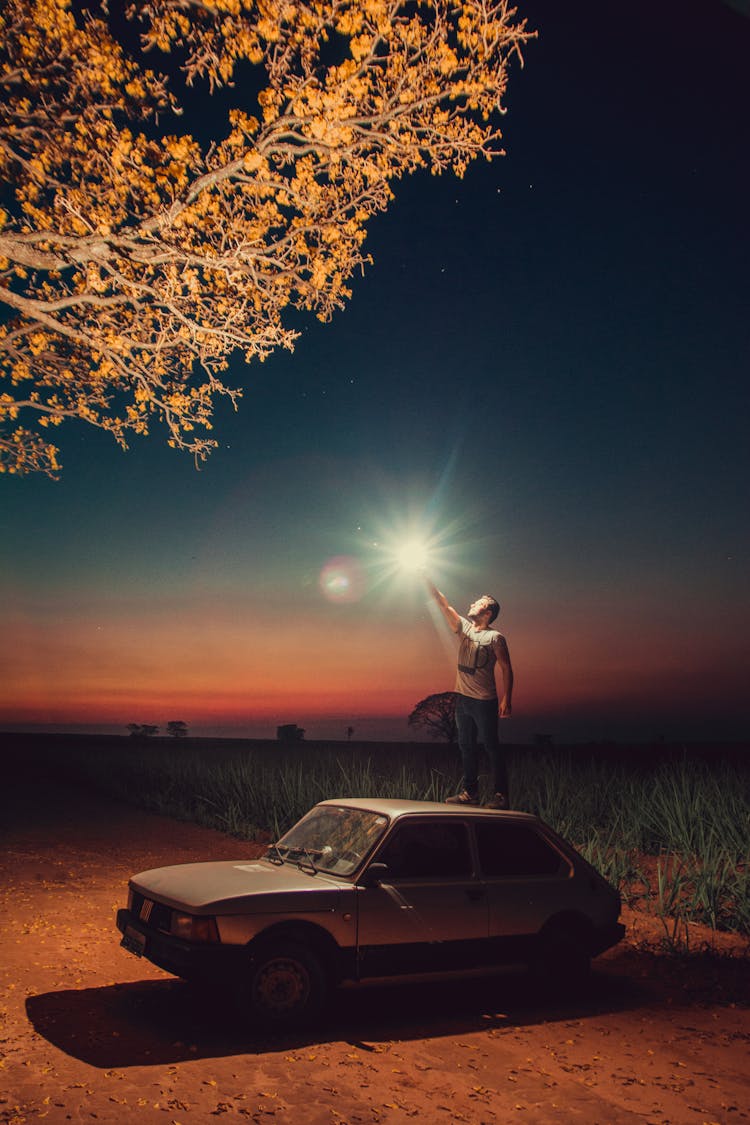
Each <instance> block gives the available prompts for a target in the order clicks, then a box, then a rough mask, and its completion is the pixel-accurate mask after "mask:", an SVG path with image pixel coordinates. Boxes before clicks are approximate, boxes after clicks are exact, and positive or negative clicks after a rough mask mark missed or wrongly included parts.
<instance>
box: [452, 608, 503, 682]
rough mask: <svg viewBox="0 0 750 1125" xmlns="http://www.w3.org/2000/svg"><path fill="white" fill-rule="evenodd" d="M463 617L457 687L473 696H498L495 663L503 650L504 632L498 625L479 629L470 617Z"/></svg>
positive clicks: (459, 631)
mask: <svg viewBox="0 0 750 1125" xmlns="http://www.w3.org/2000/svg"><path fill="white" fill-rule="evenodd" d="M459 621H460V624H459V626H458V628H457V629H456V633H457V635H458V670H457V672H456V687H455V690H456V691H457V692H458V693H459V695H468V696H470V697H471V698H472V699H497V688H496V687H495V665H496V664H497V659H498V655H499V654H500V652H501V647H500V646H501V644H502V640H503V638H502V635H501V634H500V633H498V632H497V630H496V629H477V628H476V627H475V625H474V623H473V622H472V621H469V620H468V619H467V618H466V617H461V618H460V619H459Z"/></svg>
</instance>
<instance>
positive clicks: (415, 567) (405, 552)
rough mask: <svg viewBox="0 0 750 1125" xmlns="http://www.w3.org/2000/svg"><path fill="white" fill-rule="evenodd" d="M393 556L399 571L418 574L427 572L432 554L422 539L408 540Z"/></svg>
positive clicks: (395, 550)
mask: <svg viewBox="0 0 750 1125" xmlns="http://www.w3.org/2000/svg"><path fill="white" fill-rule="evenodd" d="M393 556H394V558H395V560H396V564H397V566H398V568H399V570H401V571H404V572H405V573H406V574H418V573H419V572H420V571H421V570H425V569H426V567H427V563H428V562H429V558H430V552H429V549H428V547H427V544H426V543H425V542H424V540H422V539H407V540H405V541H404V542H403V543H400V544H398V546H396V547H395V548H394V551H393Z"/></svg>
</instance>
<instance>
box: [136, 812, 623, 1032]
mask: <svg viewBox="0 0 750 1125" xmlns="http://www.w3.org/2000/svg"><path fill="white" fill-rule="evenodd" d="M619 914H620V896H619V894H618V892H617V890H616V889H615V888H614V887H612V886H611V885H610V884H609V883H608V882H607V881H606V880H605V879H604V878H603V877H602V876H601V875H600V874H599V872H597V871H596V870H595V869H594V868H593V867H592V866H591V865H590V864H589V863H588V862H587V861H586V860H585V859H584V858H583V857H582V856H581V855H579V854H578V852H577V851H576V850H575V849H574V848H573V847H572V846H571V845H570V844H569V843H567V842H566V841H565V840H563V839H562V838H561V837H560V836H559V835H558V834H557V833H555V832H554V831H553V830H552V829H551V828H550V827H549V826H548V825H546V824H544V823H543V822H542V821H541V820H540V819H539V818H538V817H536V816H532V815H530V814H528V813H523V812H511V811H496V810H490V809H483V808H479V807H460V806H456V805H448V804H441V803H438V802H428V801H408V800H392V799H389V800H380V799H374V798H372V799H370V798H346V799H339V800H328V801H321V802H320V804H317V805H315V807H314V808H312V809H311V810H310V811H309V812H308V813H307V814H306V815H305V816H303V817H302V819H301V820H300V821H298V822H297V824H295V825H294V827H293V828H291V829H290V830H289V831H288V832H287V833H286V834H285V835H284V836H282V838H281V839H280V840H278V842H276V843H274V844H271V845H270V846H269V847H268V849H267V850H266V852H265V854H264V855H263V856H262V857H261V858H260V859H252V860H243V859H238V860H237V861H236V862H234V861H221V862H204V863H187V864H179V865H177V866H171V867H160V868H156V869H155V870H153V871H144V872H141V874H139V875H134V876H133V877H132V879H131V880H130V883H129V893H128V905H127V908H126V909H121V910H119V911H118V913H117V926H118V929H119V930H120V932H121V934H122V940H121V944H122V946H123V947H124V948H125V949H126V950H129V951H130V952H131V953H133V954H135V955H136V956H138V957H145V958H147V960H149V961H151V962H153V964H155V965H158V966H159V967H160V968H162V969H166V970H167V971H168V972H170V973H173V974H175V975H177V976H180V977H185V978H186V979H188V980H200V981H204V982H205V981H210V982H212V983H213V984H216V985H221V986H223V987H226V988H228V989H229V990H230V991H231V992H232V993H233V994H234V996H235V997H236V998H237V999H238V1000H239V1002H240V1004H241V1006H242V1008H243V1010H244V1011H246V1012H247V1013H248V1014H249V1015H250V1016H252V1017H255V1018H258V1019H261V1020H263V1021H265V1023H266V1024H275V1025H284V1024H291V1023H294V1022H300V1021H302V1020H304V1019H307V1018H309V1017H310V1016H312V1015H313V1014H315V1013H316V1012H318V1011H319V1010H320V1008H321V1006H322V1005H323V1002H324V998H325V997H326V995H327V993H328V992H329V990H330V989H331V988H333V987H336V986H337V985H339V984H342V983H344V982H354V983H358V982H366V981H377V980H381V979H386V978H393V977H404V976H407V975H409V976H413V975H415V974H417V975H418V974H424V973H441V974H442V973H455V972H458V971H462V970H464V971H465V970H467V969H472V970H477V969H481V970H483V969H485V968H486V969H488V970H489V969H492V968H495V967H496V966H498V965H507V964H522V965H526V966H527V967H528V968H530V969H531V970H532V971H533V972H534V973H536V974H537V975H538V976H540V977H542V978H543V979H546V980H548V981H549V982H550V983H555V982H559V981H561V980H564V981H566V982H571V981H574V980H579V979H580V978H581V977H582V976H584V975H585V974H586V972H587V971H588V968H589V966H590V963H591V959H592V958H593V957H595V956H596V955H597V954H599V953H601V952H603V951H604V950H606V949H608V948H610V947H611V946H613V945H615V944H616V943H617V942H618V941H620V939H621V938H622V936H623V934H624V927H623V926H622V924H621V923H620V922H619V920H618V919H619Z"/></svg>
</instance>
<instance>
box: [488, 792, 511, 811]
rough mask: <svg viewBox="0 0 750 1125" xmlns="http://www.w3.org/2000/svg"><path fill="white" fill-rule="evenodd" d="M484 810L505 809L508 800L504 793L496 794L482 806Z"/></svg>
mask: <svg viewBox="0 0 750 1125" xmlns="http://www.w3.org/2000/svg"><path fill="white" fill-rule="evenodd" d="M484 807H485V808H486V809H507V807H508V798H507V797H506V796H505V794H504V793H496V794H495V796H494V797H493V798H492V800H491V801H488V802H487V804H486V805H485V806H484Z"/></svg>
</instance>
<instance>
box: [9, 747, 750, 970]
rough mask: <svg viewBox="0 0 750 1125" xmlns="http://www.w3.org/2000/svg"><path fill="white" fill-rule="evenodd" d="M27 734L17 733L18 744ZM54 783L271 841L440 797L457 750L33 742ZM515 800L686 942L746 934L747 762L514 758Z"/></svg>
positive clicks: (679, 754) (749, 877)
mask: <svg viewBox="0 0 750 1125" xmlns="http://www.w3.org/2000/svg"><path fill="white" fill-rule="evenodd" d="M17 737H19V738H22V737H23V736H17ZM34 751H35V752H34V755H33V756H34V758H35V759H43V761H44V766H43V767H42V768H44V769H46V770H47V772H48V773H50V774H53V775H54V773H55V772H56V771H59V770H62V771H64V774H65V776H66V777H67V778H68V779H71V777H72V778H74V779H76V780H78V781H79V782H81V783H82V784H87V785H93V786H95V787H97V788H99V789H101V790H103V791H106V792H107V793H109V794H111V795H114V796H117V797H121V798H122V799H123V800H125V801H128V802H131V803H134V804H137V805H138V806H140V807H143V808H147V809H150V810H153V811H155V812H158V813H161V814H164V815H168V816H172V817H177V818H179V819H183V820H186V821H192V822H195V823H198V824H201V825H205V826H208V827H213V828H218V829H220V830H222V831H224V832H228V833H230V834H232V835H235V836H237V837H238V838H239V839H246V840H258V839H261V840H270V839H276V838H277V837H278V836H280V835H281V834H282V833H283V832H285V831H286V829H287V828H289V827H290V826H291V825H292V824H293V823H294V822H295V821H296V820H297V819H299V817H300V816H302V815H303V813H305V812H306V811H307V810H308V809H309V808H310V807H311V806H312V805H314V804H315V803H316V802H317V801H321V800H325V799H327V798H332V797H342V796H358V797H368V796H382V797H406V798H415V799H417V800H438V801H440V800H443V799H444V798H445V796H447V795H448V794H449V793H451V792H455V791H456V788H457V785H458V782H459V774H460V769H459V764H458V759H457V754H456V752H455V750H454V749H452V748H450V747H447V746H435V745H433V744H428V743H405V744H400V743H382V744H379V743H359V744H358V743H336V742H331V743H321V742H315V743H313V742H302V743H299V744H296V745H290V746H283V745H280V744H279V743H277V742H240V741H236V742H235V741H230V740H221V741H215V742H213V741H208V740H192V739H191V740H187V741H182V740H181V741H180V743H179V744H175V742H174V740H169V741H168V740H166V739H165V740H161V739H150V740H148V741H147V742H146V743H138V742H137V741H133V740H131V739H126V738H122V739H117V738H111V739H101V740H98V739H91V738H76V737H73V736H70V737H68V738H66V739H58V740H52V739H47V740H46V741H45V742H44V743H43V744H41V745H40V744H39V743H38V742H35V746H34ZM509 768H510V777H511V793H512V804H513V807H514V808H516V809H521V810H524V811H528V812H533V813H536V814H538V815H539V816H541V817H542V819H543V820H545V821H546V822H547V823H548V824H550V825H551V826H552V827H553V828H555V829H556V830H557V831H558V832H560V833H561V834H562V835H563V836H565V837H566V838H567V839H569V840H571V841H572V842H573V843H575V845H576V846H577V847H578V848H579V850H580V851H581V852H582V854H583V855H584V856H585V857H586V858H587V859H588V860H589V861H590V862H592V863H593V864H594V865H595V866H596V867H597V868H598V869H599V870H600V871H601V872H602V873H603V874H604V875H605V876H606V877H607V878H609V879H610V880H611V881H612V882H613V883H614V884H616V885H617V886H618V887H619V888H620V892H621V894H622V896H623V899H624V901H625V902H628V903H629V904H630V905H636V906H641V907H645V908H646V909H649V910H651V911H652V912H654V913H656V914H657V915H658V916H659V917H660V918H661V919H662V921H663V925H664V941H665V944H667V945H669V946H671V947H673V948H675V949H683V950H684V949H685V946H686V945H688V946H689V932H690V931H689V926H688V923H689V922H701V923H703V924H706V925H708V926H710V927H711V929H712V930H714V931H716V930H732V931H736V932H739V933H743V934H748V935H750V755H748V753H747V751H745V752H744V753H743V752H742V751H741V750H740V751H739V752H735V753H734V754H721V753H719V752H718V751H717V752H715V753H713V754H710V753H704V754H699V753H695V752H690V751H688V749H686V748H682V749H676V748H673V747H672V748H663V749H661V750H660V751H659V752H658V753H654V752H647V751H644V750H643V748H640V749H639V750H636V749H633V750H630V751H629V750H627V749H626V748H622V747H609V748H607V747H598V748H597V747H590V748H561V749H556V748H544V749H543V750H542V749H537V748H533V747H520V746H519V747H513V748H510V749H509Z"/></svg>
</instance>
